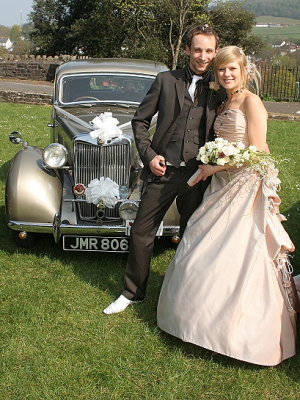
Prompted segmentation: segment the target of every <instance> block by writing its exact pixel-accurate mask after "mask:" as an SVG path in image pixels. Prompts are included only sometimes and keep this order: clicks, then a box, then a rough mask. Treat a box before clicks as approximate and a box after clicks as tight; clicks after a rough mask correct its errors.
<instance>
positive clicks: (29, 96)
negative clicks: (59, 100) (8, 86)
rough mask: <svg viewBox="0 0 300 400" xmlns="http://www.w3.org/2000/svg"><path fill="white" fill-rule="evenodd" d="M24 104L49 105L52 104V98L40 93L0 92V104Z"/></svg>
mask: <svg viewBox="0 0 300 400" xmlns="http://www.w3.org/2000/svg"><path fill="white" fill-rule="evenodd" d="M1 101H3V102H8V103H25V104H40V105H49V104H51V103H52V96H51V95H49V94H42V93H21V92H16V91H10V90H2V91H1V90H0V102H1Z"/></svg>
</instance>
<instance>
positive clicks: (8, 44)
mask: <svg viewBox="0 0 300 400" xmlns="http://www.w3.org/2000/svg"><path fill="white" fill-rule="evenodd" d="M0 46H1V47H4V48H5V49H6V50H8V51H10V50H12V48H13V43H12V41H11V40H10V39H8V38H0Z"/></svg>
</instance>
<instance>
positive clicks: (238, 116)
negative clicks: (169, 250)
mask: <svg viewBox="0 0 300 400" xmlns="http://www.w3.org/2000/svg"><path fill="white" fill-rule="evenodd" d="M214 70H215V77H216V84H218V85H221V86H223V87H224V88H225V89H226V92H227V97H228V98H227V101H226V102H225V104H224V105H223V108H222V109H221V110H220V113H219V115H218V117H217V119H216V121H215V125H214V128H215V132H216V135H217V136H218V137H221V138H223V139H227V140H229V141H231V142H242V143H243V144H244V145H245V146H249V145H254V146H256V147H257V148H258V149H259V150H266V149H267V144H266V132H267V112H266V110H265V108H264V106H263V104H262V102H261V100H260V98H259V97H258V96H257V95H256V94H254V93H253V92H251V91H250V90H249V87H250V86H249V85H250V84H251V83H253V82H256V85H254V86H257V81H258V80H257V79H255V77H258V76H259V74H258V72H257V70H256V68H255V66H254V65H253V64H250V63H249V62H248V59H247V57H246V56H245V54H244V52H243V51H242V50H241V49H240V48H239V47H236V46H228V47H224V48H222V49H220V50H219V52H218V53H217V56H216V58H215V61H214ZM275 172H277V170H275ZM273 173H274V169H273ZM208 176H212V180H211V184H210V185H209V187H208V189H207V190H206V192H205V196H204V200H203V203H202V204H201V206H200V207H199V208H198V209H197V210H196V211H195V212H194V214H193V215H192V217H191V218H190V220H189V223H188V225H187V229H186V231H185V234H184V236H183V238H182V241H181V243H180V245H179V247H178V249H177V252H176V255H175V258H174V260H173V261H172V263H171V265H170V266H169V269H168V271H167V273H166V276H165V279H164V282H163V285H162V289H161V293H160V297H159V302H158V310H157V321H158V326H159V327H160V328H161V329H162V330H164V331H166V332H167V333H169V334H171V335H174V336H176V337H178V338H180V339H182V340H183V341H185V342H190V343H194V344H196V345H198V346H201V347H205V348H207V349H210V350H213V351H215V352H218V353H220V354H224V355H227V356H230V357H233V358H236V359H239V360H244V361H247V362H250V363H254V364H259V365H265V366H272V365H277V364H278V363H280V362H281V361H283V360H285V359H286V358H289V357H292V356H293V355H294V354H295V339H296V309H297V307H298V306H299V301H298V299H297V296H296V295H295V293H296V291H295V285H294V282H293V278H292V276H291V265H290V263H289V260H288V253H289V252H291V251H293V250H294V245H293V243H292V242H291V240H290V238H289V236H288V234H287V233H286V231H285V230H284V228H283V227H282V225H281V221H282V219H283V217H282V216H281V215H280V214H279V209H278V207H279V204H280V199H279V197H278V195H277V193H276V189H277V186H278V184H279V182H280V181H279V179H278V178H277V176H276V174H275V176H271V175H270V176H268V178H266V177H262V176H260V174H259V173H258V172H256V171H255V170H254V169H252V168H251V167H249V166H246V165H244V166H242V167H241V168H234V167H225V166H220V165H209V164H207V165H201V166H200V171H199V175H198V177H197V178H195V179H194V182H193V183H194V184H196V183H197V182H198V181H200V180H205V179H206V178H207V177H208Z"/></svg>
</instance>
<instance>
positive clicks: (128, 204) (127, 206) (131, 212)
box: [119, 200, 139, 220]
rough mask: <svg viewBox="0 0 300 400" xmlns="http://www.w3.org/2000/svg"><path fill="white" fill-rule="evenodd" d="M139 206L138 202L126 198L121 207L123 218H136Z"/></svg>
mask: <svg viewBox="0 0 300 400" xmlns="http://www.w3.org/2000/svg"><path fill="white" fill-rule="evenodd" d="M138 208H139V204H138V202H136V201H132V200H126V201H124V202H123V203H122V204H121V205H120V208H119V214H120V217H121V218H122V219H123V220H126V219H135V217H136V213H137V210H138Z"/></svg>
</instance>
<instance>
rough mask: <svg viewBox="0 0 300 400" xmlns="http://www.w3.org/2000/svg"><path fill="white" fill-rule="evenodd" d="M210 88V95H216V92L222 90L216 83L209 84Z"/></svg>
mask: <svg viewBox="0 0 300 400" xmlns="http://www.w3.org/2000/svg"><path fill="white" fill-rule="evenodd" d="M208 87H209V90H210V93H214V94H216V92H217V91H218V90H219V89H220V85H219V84H218V83H217V82H215V81H211V82H209V86H208Z"/></svg>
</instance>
